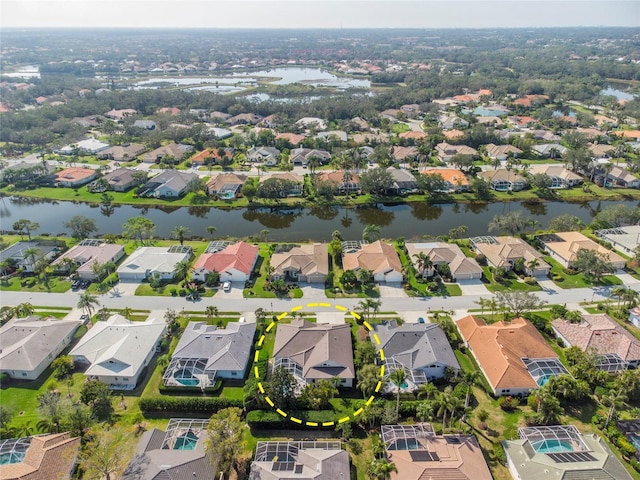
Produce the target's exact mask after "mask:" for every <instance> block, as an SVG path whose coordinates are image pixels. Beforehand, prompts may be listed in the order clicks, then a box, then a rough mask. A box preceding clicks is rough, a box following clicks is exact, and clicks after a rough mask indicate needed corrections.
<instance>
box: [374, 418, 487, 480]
mask: <svg viewBox="0 0 640 480" xmlns="http://www.w3.org/2000/svg"><path fill="white" fill-rule="evenodd" d="M382 442H383V443H384V446H385V450H386V456H387V459H388V461H389V462H390V463H393V464H394V465H395V466H396V469H397V472H391V475H390V478H391V480H492V478H493V477H492V476H491V473H490V472H489V467H488V466H487V462H486V461H485V458H484V455H483V454H482V450H481V448H480V445H479V444H478V440H477V439H476V437H474V436H473V435H436V434H435V432H434V431H433V427H432V426H431V425H430V424H428V423H417V424H414V425H383V426H382Z"/></svg>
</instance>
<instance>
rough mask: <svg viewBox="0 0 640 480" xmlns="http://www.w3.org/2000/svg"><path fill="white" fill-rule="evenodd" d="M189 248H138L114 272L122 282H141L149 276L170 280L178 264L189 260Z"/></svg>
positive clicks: (190, 254)
mask: <svg viewBox="0 0 640 480" xmlns="http://www.w3.org/2000/svg"><path fill="white" fill-rule="evenodd" d="M192 255H193V252H192V250H191V247H187V246H184V247H183V246H180V245H174V246H173V247H140V248H138V249H136V250H135V251H134V252H133V253H132V254H131V255H129V257H128V258H126V259H125V260H124V261H123V262H122V263H121V264H120V266H119V267H118V269H117V270H116V273H117V274H118V278H119V279H120V281H122V282H126V281H133V282H141V281H143V280H145V279H148V278H149V277H151V276H156V275H157V276H158V277H159V278H160V279H161V280H171V279H172V278H173V275H174V270H175V268H176V265H177V264H178V263H179V262H186V261H188V260H190V259H191V256H192Z"/></svg>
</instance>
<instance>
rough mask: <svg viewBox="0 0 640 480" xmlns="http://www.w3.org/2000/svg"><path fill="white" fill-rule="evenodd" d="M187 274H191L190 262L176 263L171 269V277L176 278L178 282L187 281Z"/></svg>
mask: <svg viewBox="0 0 640 480" xmlns="http://www.w3.org/2000/svg"><path fill="white" fill-rule="evenodd" d="M189 272H191V262H189V261H188V260H184V261H182V262H178V263H176V266H175V267H174V269H173V275H174V276H175V277H176V278H178V280H184V281H187V277H188V276H189Z"/></svg>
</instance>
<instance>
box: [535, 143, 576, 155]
mask: <svg viewBox="0 0 640 480" xmlns="http://www.w3.org/2000/svg"><path fill="white" fill-rule="evenodd" d="M531 149H532V150H533V151H534V152H536V153H537V154H538V155H540V156H541V157H546V158H560V157H561V156H562V155H564V153H565V152H566V151H567V150H568V148H567V147H565V146H564V145H560V144H559V143H539V144H537V145H534V146H533V147H531Z"/></svg>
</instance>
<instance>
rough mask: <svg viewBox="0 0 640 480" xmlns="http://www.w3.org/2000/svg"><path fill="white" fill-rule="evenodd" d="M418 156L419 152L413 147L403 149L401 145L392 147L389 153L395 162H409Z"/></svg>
mask: <svg viewBox="0 0 640 480" xmlns="http://www.w3.org/2000/svg"><path fill="white" fill-rule="evenodd" d="M419 154H420V152H419V151H418V148H417V147H413V146H409V147H403V146H401V145H394V147H393V149H392V151H391V157H392V158H393V160H395V161H396V162H404V161H407V160H411V159H413V158H416V157H417V156H418V155H419Z"/></svg>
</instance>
